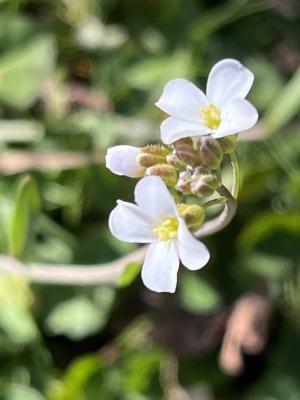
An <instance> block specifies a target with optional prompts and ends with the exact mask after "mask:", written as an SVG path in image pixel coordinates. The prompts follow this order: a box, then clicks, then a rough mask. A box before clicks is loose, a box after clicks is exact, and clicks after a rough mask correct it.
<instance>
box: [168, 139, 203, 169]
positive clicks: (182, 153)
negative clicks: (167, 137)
mask: <svg viewBox="0 0 300 400" xmlns="http://www.w3.org/2000/svg"><path fill="white" fill-rule="evenodd" d="M174 148H175V153H176V155H177V157H178V158H179V160H180V161H182V162H184V163H185V164H187V165H191V166H192V167H195V166H197V165H199V164H200V158H199V155H198V153H197V151H196V150H195V149H194V148H193V146H192V145H191V144H187V143H182V142H179V143H178V142H177V143H175V145H174Z"/></svg>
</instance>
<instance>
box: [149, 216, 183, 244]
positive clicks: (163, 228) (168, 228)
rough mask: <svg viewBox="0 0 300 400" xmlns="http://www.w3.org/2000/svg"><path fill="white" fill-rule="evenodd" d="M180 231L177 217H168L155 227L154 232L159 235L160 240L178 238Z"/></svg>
mask: <svg viewBox="0 0 300 400" xmlns="http://www.w3.org/2000/svg"><path fill="white" fill-rule="evenodd" d="M177 232H178V221H177V218H175V217H172V218H167V219H165V220H164V221H163V223H162V224H160V225H159V226H157V227H156V228H154V229H153V233H154V234H155V235H157V236H158V238H159V240H173V239H176V237H177Z"/></svg>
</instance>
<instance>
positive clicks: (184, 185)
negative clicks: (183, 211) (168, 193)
mask: <svg viewBox="0 0 300 400" xmlns="http://www.w3.org/2000/svg"><path fill="white" fill-rule="evenodd" d="M191 182H192V171H191V170H186V171H182V172H180V174H179V179H178V182H177V184H176V186H175V189H176V190H178V191H179V192H182V193H183V194H190V193H191Z"/></svg>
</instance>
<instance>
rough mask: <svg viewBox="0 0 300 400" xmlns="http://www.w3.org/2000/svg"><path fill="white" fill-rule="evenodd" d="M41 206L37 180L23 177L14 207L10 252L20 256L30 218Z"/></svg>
mask: <svg viewBox="0 0 300 400" xmlns="http://www.w3.org/2000/svg"><path fill="white" fill-rule="evenodd" d="M39 207H40V197H39V193H38V189H37V186H36V183H35V181H34V180H33V179H32V178H31V177H30V176H28V175H27V176H25V177H23V178H22V179H21V181H20V183H19V185H18V188H17V194H16V201H15V205H14V209H13V215H12V221H11V235H10V238H9V240H10V243H9V247H10V252H11V253H12V254H14V255H15V256H20V255H21V254H22V252H23V250H24V247H25V244H26V240H27V236H28V231H29V222H30V218H31V216H32V215H33V213H34V212H36V211H37V210H38V209H39Z"/></svg>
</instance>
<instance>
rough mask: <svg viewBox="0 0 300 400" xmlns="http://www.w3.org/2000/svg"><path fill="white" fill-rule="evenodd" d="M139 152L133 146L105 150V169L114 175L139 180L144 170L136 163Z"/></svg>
mask: <svg viewBox="0 0 300 400" xmlns="http://www.w3.org/2000/svg"><path fill="white" fill-rule="evenodd" d="M140 154H141V151H140V149H139V148H138V147H134V146H126V145H121V146H114V147H111V148H110V149H108V150H107V153H106V157H105V161H106V167H107V168H108V169H109V170H111V172H113V173H114V174H116V175H125V176H129V177H130V178H139V177H141V176H143V175H144V172H145V168H144V167H142V166H141V165H140V164H139V163H138V160H137V158H138V156H139V155H140Z"/></svg>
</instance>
